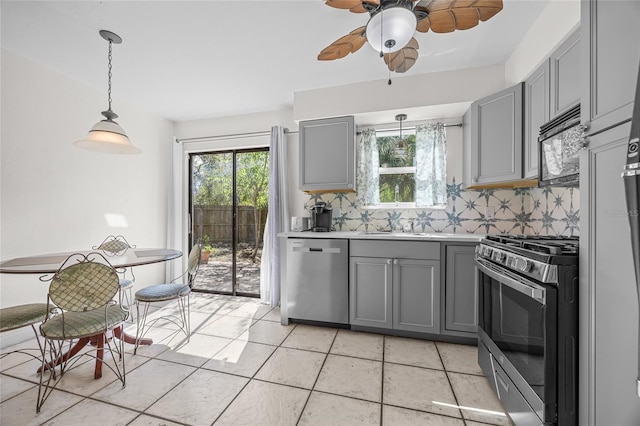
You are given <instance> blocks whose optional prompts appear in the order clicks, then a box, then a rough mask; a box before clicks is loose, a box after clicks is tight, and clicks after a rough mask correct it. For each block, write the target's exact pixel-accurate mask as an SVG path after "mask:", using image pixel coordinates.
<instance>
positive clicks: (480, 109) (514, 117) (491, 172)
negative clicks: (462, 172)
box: [465, 83, 524, 186]
mask: <svg viewBox="0 0 640 426" xmlns="http://www.w3.org/2000/svg"><path fill="white" fill-rule="evenodd" d="M523 85H524V83H519V84H517V85H515V86H513V87H510V88H508V89H505V90H502V91H500V92H498V93H495V94H493V95H491V96H488V97H486V98H483V99H480V100H478V101H475V102H474V103H472V104H471V152H470V154H471V157H470V167H471V173H470V174H466V176H468V177H469V178H470V182H465V183H466V184H467V186H474V185H483V184H493V183H500V182H508V181H514V180H519V179H522V139H523V131H522V117H523V114H522V94H523ZM468 154H469V153H468V152H467V155H468ZM465 162H466V160H465Z"/></svg>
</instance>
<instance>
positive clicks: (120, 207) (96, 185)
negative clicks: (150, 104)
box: [0, 49, 173, 346]
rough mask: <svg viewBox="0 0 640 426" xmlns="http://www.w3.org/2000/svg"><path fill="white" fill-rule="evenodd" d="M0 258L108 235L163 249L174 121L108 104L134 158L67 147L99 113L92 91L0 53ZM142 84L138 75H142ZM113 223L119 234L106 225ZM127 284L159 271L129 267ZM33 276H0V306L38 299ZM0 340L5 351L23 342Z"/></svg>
mask: <svg viewBox="0 0 640 426" xmlns="http://www.w3.org/2000/svg"><path fill="white" fill-rule="evenodd" d="M1 67H2V68H1V87H2V93H1V98H0V100H1V132H0V164H1V172H0V191H1V192H0V203H1V204H0V258H1V259H9V258H14V257H21V256H28V255H34V254H42V253H51V252H64V251H70V250H81V249H89V248H91V246H92V245H95V244H98V243H100V242H101V241H102V239H103V238H104V237H106V236H107V235H109V234H123V235H125V236H126V238H127V239H128V240H129V241H130V242H131V243H133V244H136V245H138V246H139V247H165V246H166V222H167V204H168V195H167V194H168V188H169V179H170V173H169V167H170V143H171V140H172V139H171V138H172V135H173V123H172V122H170V121H168V120H165V119H160V118H158V117H155V116H152V115H150V114H148V113H145V112H144V111H140V110H139V109H136V108H135V107H133V106H130V105H126V104H123V103H120V102H118V99H117V94H114V95H115V96H116V97H115V98H114V99H113V110H114V111H115V112H117V113H118V114H119V115H120V117H121V119H118V120H117V121H118V122H119V123H120V125H122V127H123V128H124V129H125V130H126V131H127V133H128V134H129V137H130V138H131V140H132V141H133V143H134V144H135V145H136V146H138V147H139V148H140V149H142V154H140V155H135V156H118V155H109V154H101V153H97V152H92V151H86V150H82V149H79V148H76V147H75V146H74V145H73V141H74V140H77V139H80V138H82V137H84V136H85V135H86V133H87V132H88V130H89V129H90V128H91V126H92V125H93V124H94V123H96V122H97V121H99V120H100V119H101V118H102V117H101V116H100V111H103V110H105V109H106V107H107V105H106V104H107V99H106V93H99V92H97V91H95V90H93V89H90V88H88V87H86V86H83V85H81V84H79V83H78V82H76V81H73V80H71V79H69V78H67V77H65V76H63V75H61V74H58V73H56V72H54V71H52V70H50V69H48V68H45V67H43V66H41V65H38V64H35V63H33V62H30V61H28V60H26V59H23V58H21V57H19V56H16V55H14V54H13V53H11V52H8V51H6V50H4V49H3V50H2V64H1ZM141 78H142V77H141ZM106 214H114V215H119V216H120V217H122V218H124V219H125V220H126V223H127V225H126V226H125V227H114V226H112V225H110V224H109V223H107V221H106V219H105V215H106ZM135 273H136V286H146V285H149V284H150V283H154V282H158V281H160V280H164V278H165V268H164V266H163V265H149V266H144V267H138V268H136V271H135ZM46 291H47V284H45V283H41V282H39V281H38V276H37V275H9V274H0V306H2V307H6V306H12V305H17V304H22V303H30V302H45V301H46ZM27 331H29V332H30V330H28V329H23V330H20V331H19V332H13V333H3V335H2V336H0V337H1V338H2V343H1V344H2V345H3V346H6V345H7V344H11V343H13V342H15V341H19V340H20V339H21V338H22V337H24V336H27V337H28V335H27V334H26V332H27Z"/></svg>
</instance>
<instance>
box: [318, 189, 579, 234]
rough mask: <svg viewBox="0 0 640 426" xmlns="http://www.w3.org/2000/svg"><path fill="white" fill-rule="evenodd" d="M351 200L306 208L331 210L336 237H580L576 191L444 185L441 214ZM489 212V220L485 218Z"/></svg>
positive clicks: (331, 196) (342, 197) (337, 197)
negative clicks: (395, 233)
mask: <svg viewBox="0 0 640 426" xmlns="http://www.w3.org/2000/svg"><path fill="white" fill-rule="evenodd" d="M355 200H356V194H353V193H328V194H312V195H309V199H308V200H307V202H306V205H307V206H311V205H313V204H315V203H316V202H318V201H324V202H326V203H327V204H330V205H331V206H332V207H333V211H334V213H333V224H334V227H335V230H336V231H376V230H378V229H381V228H384V229H387V230H388V229H389V221H391V223H392V224H393V226H394V228H396V229H400V228H408V227H409V226H410V221H413V223H414V231H415V232H447V233H458V234H461V233H471V234H498V233H505V234H527V235H567V236H578V235H580V229H579V219H580V190H579V189H578V188H562V187H554V188H550V187H544V188H519V189H485V190H477V191H476V190H464V189H462V184H456V183H455V182H453V183H451V184H447V206H446V208H444V209H420V208H414V209H401V208H400V209H398V208H392V209H384V208H379V209H363V208H361V207H359V206H358V205H356V202H355ZM491 211H493V217H491V215H490V213H491Z"/></svg>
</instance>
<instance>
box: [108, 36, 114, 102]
mask: <svg viewBox="0 0 640 426" xmlns="http://www.w3.org/2000/svg"><path fill="white" fill-rule="evenodd" d="M112 44H113V42H112V41H111V39H109V57H108V59H109V72H108V78H109V90H108V92H107V95H108V96H107V98H108V100H109V111H111V45H112Z"/></svg>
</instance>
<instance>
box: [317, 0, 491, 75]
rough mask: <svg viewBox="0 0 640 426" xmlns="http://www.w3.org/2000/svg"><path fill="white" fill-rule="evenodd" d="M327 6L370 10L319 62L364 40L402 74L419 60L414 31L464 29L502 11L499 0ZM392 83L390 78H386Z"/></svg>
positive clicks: (355, 0) (372, 0)
mask: <svg viewBox="0 0 640 426" xmlns="http://www.w3.org/2000/svg"><path fill="white" fill-rule="evenodd" d="M325 3H326V4H327V5H328V6H331V7H335V8H337V9H348V10H349V11H350V12H353V13H365V12H368V13H369V22H367V25H365V26H362V27H359V28H356V29H355V30H353V31H351V32H350V33H349V34H347V35H345V36H344V37H340V38H339V39H338V40H336V41H334V42H333V43H331V44H330V45H329V46H327V47H325V48H324V49H322V51H321V52H320V54H319V55H318V60H320V61H332V60H334V59H340V58H344V57H345V56H347V55H348V54H349V53H355V52H356V51H358V50H359V49H360V48H361V47H362V46H363V45H364V43H365V42H367V41H368V42H369V44H370V45H371V46H372V47H373V48H374V49H376V50H377V51H378V52H380V57H383V58H384V62H385V63H386V64H387V67H388V68H389V71H393V72H398V73H403V72H406V71H407V70H409V69H410V68H411V67H412V66H413V64H415V63H416V61H417V60H418V47H419V45H418V42H417V41H416V39H415V38H414V37H413V35H414V34H415V32H416V30H417V31H419V32H421V33H426V32H427V31H429V30H431V31H433V32H434V33H449V32H452V31H455V30H467V29H469V28H473V27H475V26H476V25H478V22H479V21H486V20H487V19H489V18H491V17H493V16H494V15H495V14H497V13H498V12H500V11H501V10H502V0H419V1H418V0H326V2H325ZM389 84H391V80H389Z"/></svg>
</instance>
